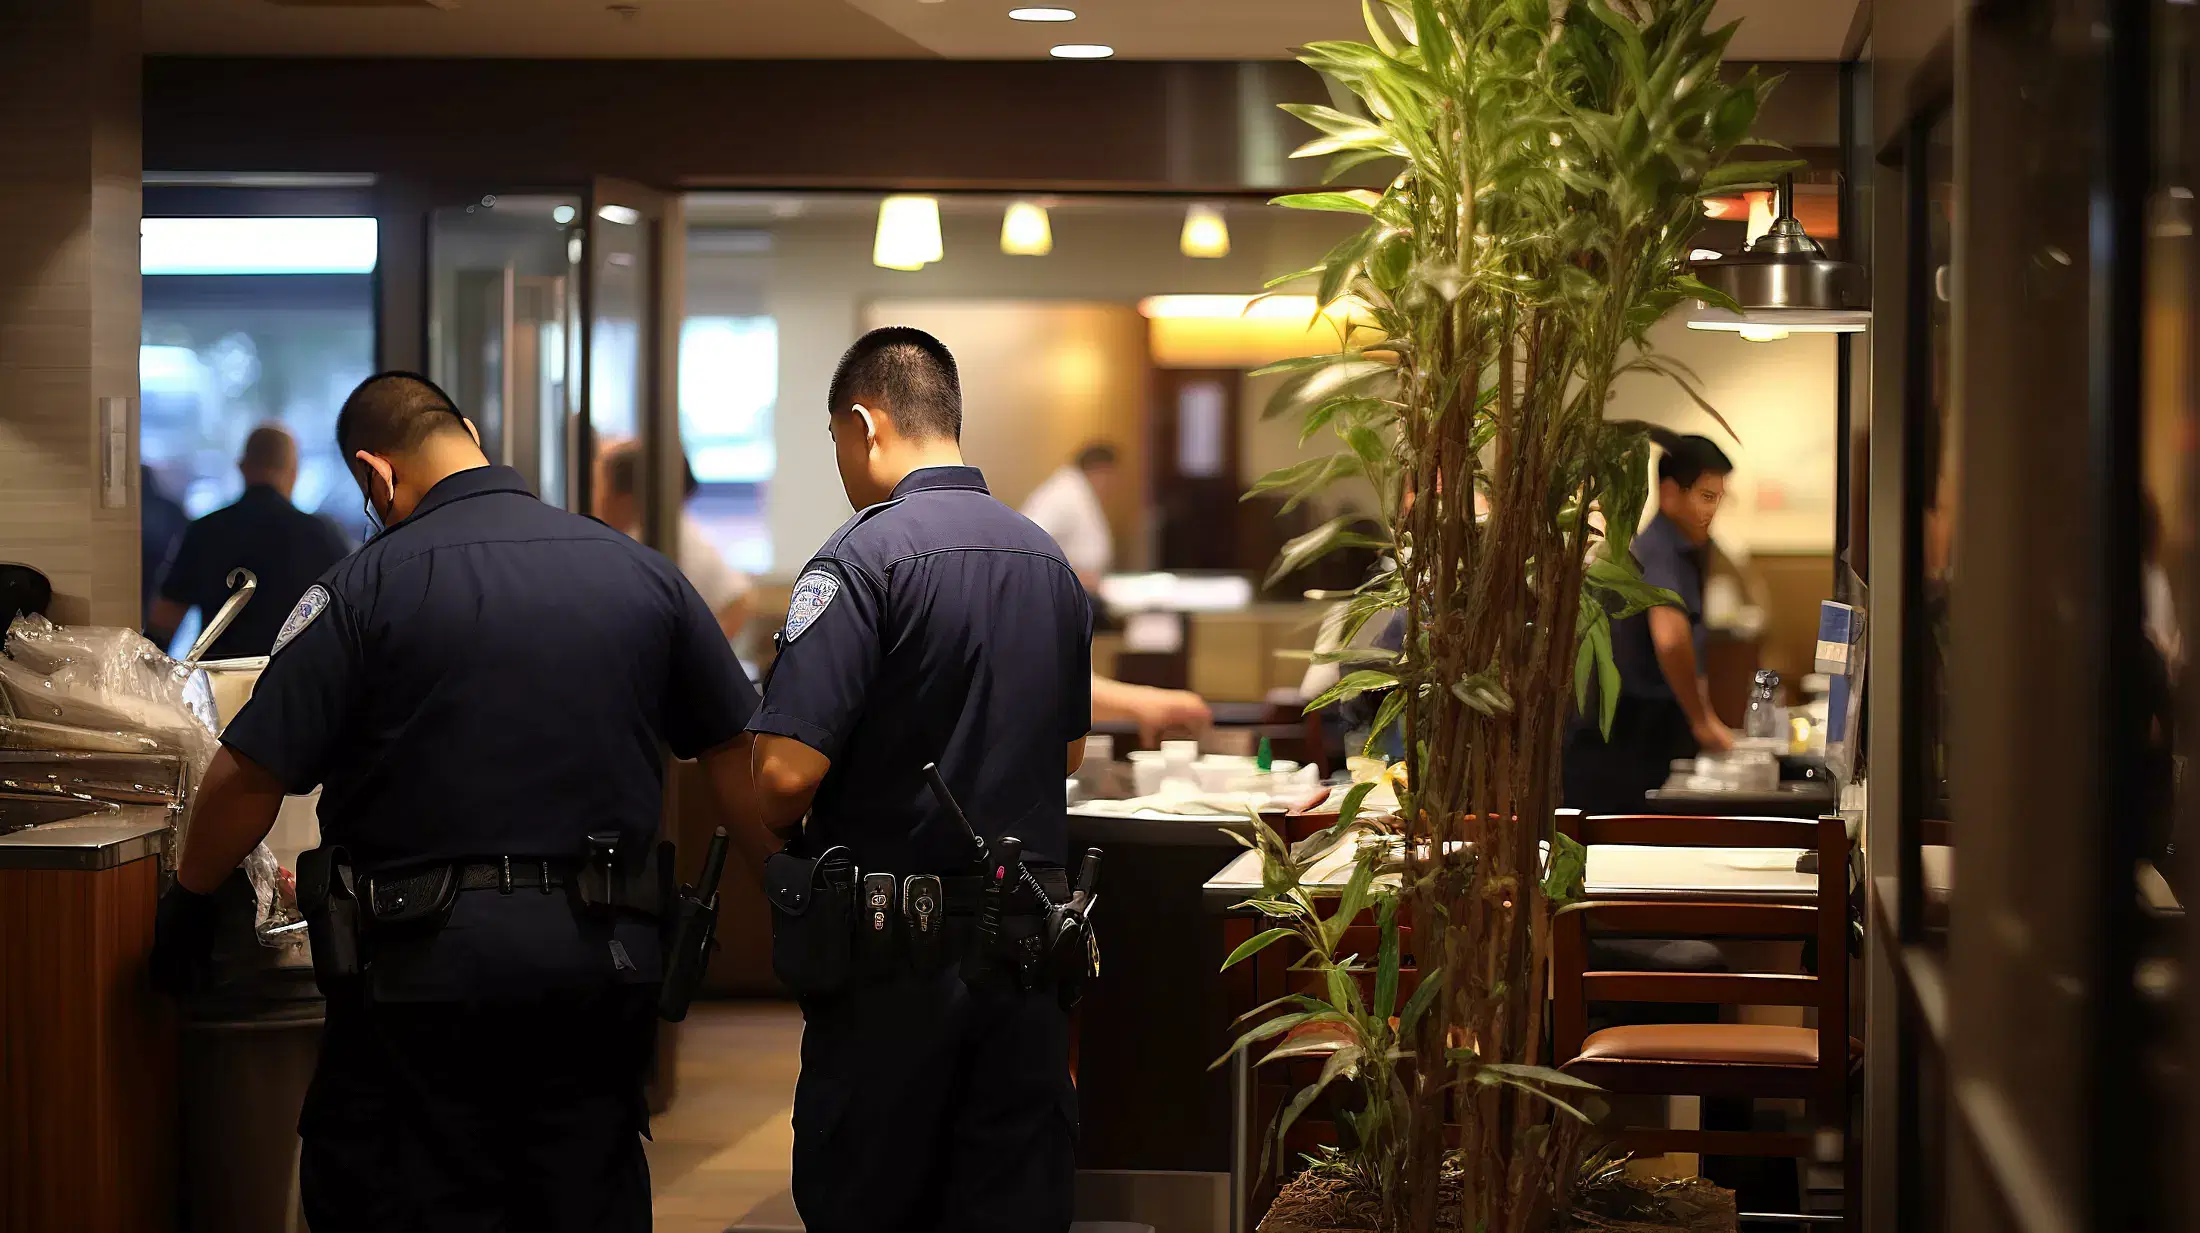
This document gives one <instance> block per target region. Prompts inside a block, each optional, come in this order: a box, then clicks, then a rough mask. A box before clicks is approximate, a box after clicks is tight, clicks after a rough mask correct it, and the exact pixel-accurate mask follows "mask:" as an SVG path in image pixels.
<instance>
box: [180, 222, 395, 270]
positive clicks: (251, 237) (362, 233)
mask: <svg viewBox="0 0 2200 1233" xmlns="http://www.w3.org/2000/svg"><path fill="white" fill-rule="evenodd" d="M377 235H378V232H377V231H376V227H375V221H374V220H373V219H371V218H148V219H145V220H143V221H142V222H140V223H139V224H138V236H139V243H138V272H139V273H141V274H372V273H373V272H374V258H375V246H376V237H377Z"/></svg>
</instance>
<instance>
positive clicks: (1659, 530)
mask: <svg viewBox="0 0 2200 1233" xmlns="http://www.w3.org/2000/svg"><path fill="white" fill-rule="evenodd" d="M1642 533H1643V534H1644V535H1648V536H1655V537H1657V538H1658V539H1660V540H1662V541H1664V542H1665V543H1667V544H1668V545H1671V547H1672V549H1673V551H1675V552H1678V553H1680V554H1681V555H1682V556H1687V557H1693V556H1695V555H1696V554H1697V553H1700V552H1702V551H1703V550H1704V545H1702V544H1699V543H1696V542H1694V541H1692V540H1690V539H1689V538H1688V535H1687V533H1686V532H1684V531H1682V530H1681V524H1679V523H1677V522H1675V521H1673V520H1672V519H1670V518H1668V517H1666V516H1665V515H1664V514H1659V515H1658V516H1657V517H1655V518H1652V519H1651V520H1650V525H1649V526H1647V527H1644V528H1643V529H1642Z"/></svg>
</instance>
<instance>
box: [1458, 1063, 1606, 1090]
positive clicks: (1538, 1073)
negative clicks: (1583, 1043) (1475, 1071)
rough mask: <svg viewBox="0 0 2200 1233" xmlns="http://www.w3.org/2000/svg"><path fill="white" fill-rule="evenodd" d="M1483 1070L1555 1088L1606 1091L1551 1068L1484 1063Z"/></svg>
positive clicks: (1519, 1064)
mask: <svg viewBox="0 0 2200 1233" xmlns="http://www.w3.org/2000/svg"><path fill="white" fill-rule="evenodd" d="M1482 1069H1484V1070H1487V1071H1494V1072H1496V1073H1497V1074H1501V1075H1510V1076H1512V1077H1513V1078H1516V1079H1526V1080H1532V1081H1533V1082H1536V1083H1548V1084H1551V1085H1553V1086H1555V1087H1570V1088H1577V1089H1579V1090H1581V1091H1584V1092H1601V1091H1603V1090H1604V1089H1603V1088H1601V1087H1598V1086H1597V1085H1596V1084H1594V1083H1591V1082H1589V1081H1588V1080H1587V1079H1583V1078H1579V1077H1577V1076H1574V1075H1569V1074H1567V1073H1566V1072H1565V1071H1563V1070H1554V1069H1552V1068H1551V1067H1549V1066H1527V1065H1523V1064H1521V1063H1519V1062H1484V1063H1483V1064H1482Z"/></svg>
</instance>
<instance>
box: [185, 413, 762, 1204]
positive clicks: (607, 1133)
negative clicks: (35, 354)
mask: <svg viewBox="0 0 2200 1233" xmlns="http://www.w3.org/2000/svg"><path fill="white" fill-rule="evenodd" d="M336 435H337V443H338V445H339V447H340V448H341V449H342V450H343V453H344V456H345V457H346V458H347V459H349V460H351V462H352V465H353V470H354V474H355V476H356V477H357V479H358V481H359V484H360V487H361V488H362V490H364V492H365V495H366V501H367V507H368V511H369V513H370V515H371V516H372V517H373V518H374V519H376V520H378V521H380V522H384V523H386V524H387V529H386V530H383V531H382V532H381V533H380V534H378V535H376V536H375V537H374V538H373V539H371V540H370V541H369V542H368V543H367V545H366V546H365V547H364V548H362V549H361V550H360V551H358V552H357V553H355V554H353V555H352V556H351V557H350V558H348V559H346V560H344V561H342V562H340V563H339V564H338V565H337V566H336V567H335V568H333V569H331V570H330V571H329V572H328V573H327V574H325V575H324V576H323V577H322V579H321V580H320V582H318V583H316V584H315V585H313V586H312V587H311V588H310V589H308V590H307V592H306V594H305V596H304V598H302V599H301V600H299V602H298V604H297V606H296V607H295V608H294V609H293V610H292V611H291V613H290V615H289V617H288V619H286V620H285V621H284V622H283V625H282V629H281V632H280V633H279V635H278V636H277V639H276V642H275V650H274V657H273V659H272V660H271V662H270V663H269V664H268V666H267V669H266V671H265V673H264V674H263V675H262V676H261V677H260V680H259V684H258V686H257V687H256V689H255V691H254V693H253V696H252V700H251V701H250V703H249V704H247V705H246V706H245V708H244V709H243V710H242V711H241V712H240V713H239V714H238V715H237V716H236V717H235V719H233V720H232V721H231V722H230V724H229V726H228V728H227V730H226V731H225V732H224V733H223V735H222V749H221V751H220V752H219V753H218V754H217V755H216V757H215V759H214V761H213V763H212V765H211V767H210V768H209V770H208V771H207V774H206V776H205V779H204V782H203V784H202V786H201V787H200V789H199V792H198V799H197V804H196V807H195V811H194V814H193V816H192V819H191V825H190V830H189V836H188V839H187V842H186V844H185V847H184V851H183V856H182V860H181V863H180V865H179V866H178V869H177V884H176V887H175V889H174V890H173V891H171V893H170V894H169V895H168V896H166V897H165V898H164V899H163V902H162V905H161V912H160V918H159V928H158V932H157V938H156V944H155V955H154V969H155V971H154V974H155V977H156V980H159V981H161V982H162V983H164V984H165V985H166V986H168V987H170V988H177V987H188V986H189V985H190V984H191V983H192V980H193V974H194V968H195V965H196V964H197V963H198V962H199V961H200V959H201V957H202V956H203V953H204V951H205V948H206V946H207V943H208V939H209V936H210V932H211V923H210V918H211V908H210V905H211V902H212V900H211V899H210V898H209V892H212V891H213V890H214V889H215V888H216V886H217V885H218V884H220V883H221V882H222V881H224V880H225V879H226V878H227V877H229V875H230V874H231V871H233V870H234V869H236V867H237V865H238V862H239V861H240V860H241V859H243V857H244V856H245V855H246V854H247V853H248V852H249V851H250V850H251V848H252V847H253V845H254V844H256V843H258V842H259V841H260V839H261V838H262V837H263V836H264V835H265V834H266V832H267V830H268V828H269V826H270V825H271V824H272V822H273V820H274V818H275V811H276V808H277V806H278V805H279V804H280V802H281V800H282V797H283V795H284V794H285V793H286V792H287V793H302V792H306V791H309V790H311V789H312V788H313V787H314V786H315V785H320V787H321V789H322V792H321V802H320V822H321V832H322V842H323V845H324V849H333V848H339V847H340V848H342V849H343V850H344V851H345V852H347V853H348V856H349V865H350V870H351V873H352V876H353V885H354V886H355V887H357V888H358V890H359V893H360V897H361V898H362V899H363V900H365V901H367V902H368V903H370V904H371V905H372V907H373V910H374V912H375V914H376V916H377V920H376V921H375V922H374V923H372V924H370V925H369V926H368V927H367V929H366V932H365V935H364V942H363V950H364V956H365V960H364V964H363V972H362V973H361V974H360V976H359V977H358V979H357V980H356V982H354V983H353V984H351V985H349V986H346V987H344V988H343V989H340V990H339V991H335V992H331V995H330V998H329V1003H328V1020H327V1028H326V1031H325V1033H324V1035H323V1038H322V1043H321V1056H320V1062H319V1065H318V1067H317V1069H316V1071H315V1073H314V1077H313V1082H312V1085H311V1088H310V1090H309V1091H308V1093H307V1097H306V1104H305V1109H304V1113H303V1116H302V1117H301V1118H300V1121H299V1128H298V1129H299V1134H300V1135H301V1137H302V1139H303V1142H304V1146H303V1154H302V1157H301V1160H300V1180H301V1184H302V1189H303V1199H304V1205H305V1214H306V1218H307V1221H308V1222H309V1223H310V1224H311V1225H312V1226H313V1229H314V1231H315V1233H344V1231H345V1230H354V1229H356V1230H375V1231H377V1233H386V1231H391V1230H446V1229H449V1230H461V1229H463V1230H476V1229H481V1230H487V1229H499V1230H502V1229H527V1230H531V1231H532V1230H575V1231H579V1230H590V1231H595V1230H604V1231H610V1230H621V1231H623V1230H643V1229H647V1228H648V1227H649V1225H650V1202H649V1177H648V1166H647V1163H646V1162H645V1160H644V1158H643V1155H642V1146H641V1136H642V1135H643V1133H645V1129H646V1118H647V1114H646V1110H645V1109H644V1104H643V1095H642V1088H643V1083H644V1079H645V1072H646V1069H647V1066H648V1063H649V1058H650V1055H651V1045H652V1041H653V1039H654V1035H655V1020H654V1013H653V1008H654V998H655V994H656V985H657V982H658V980H659V976H660V971H659V965H660V953H659V952H660V942H659V937H658V926H657V924H656V923H655V922H654V921H653V920H651V919H649V914H648V912H647V911H646V908H647V904H646V903H641V904H636V903H634V902H632V901H626V902H621V903H618V904H616V905H614V906H612V907H611V908H609V909H606V910H596V909H595V908H593V907H591V906H590V905H589V904H588V902H587V901H586V900H585V899H584V898H582V897H580V896H579V893H578V892H579V888H580V887H581V886H583V885H587V883H585V882H582V881H580V880H579V879H580V878H581V877H582V873H581V869H582V863H583V860H584V859H586V858H589V857H590V856H591V854H592V853H594V854H598V855H600V854H601V850H602V846H603V844H605V843H606V842H608V843H609V844H610V845H611V846H612V849H613V850H612V851H611V853H610V857H609V858H608V860H607V863H606V865H605V866H604V867H605V868H606V869H609V868H611V867H613V866H614V865H616V866H618V867H620V868H623V869H631V868H632V867H633V859H632V858H633V857H634V856H637V855H639V856H644V857H645V858H646V856H647V854H648V852H649V845H650V844H651V842H652V839H653V837H654V836H655V834H656V832H657V828H658V821H659V811H660V797H661V789H662V780H663V774H664V753H665V751H666V750H667V749H668V748H669V749H670V751H671V752H672V753H673V754H675V755H678V756H681V757H696V756H698V755H700V756H702V757H704V758H705V759H706V761H707V762H708V763H709V764H710V768H711V770H712V772H713V775H714V777H716V778H717V779H718V780H720V781H721V782H722V783H724V784H727V785H730V784H732V783H733V782H734V778H733V777H739V776H745V775H746V773H747V765H746V759H747V753H746V745H747V742H746V740H745V738H743V736H742V730H743V727H744V726H745V725H746V724H747V722H748V720H749V718H750V716H751V715H752V713H753V712H754V710H755V707H756V694H755V691H754V689H753V688H752V687H751V686H750V685H749V683H748V681H747V679H746V678H745V677H744V676H743V674H742V672H741V669H740V667H739V665H738V664H737V663H736V661H735V660H734V657H733V653H732V652H731V650H729V649H728V647H727V645H726V640H725V638H724V637H723V636H722V635H721V634H720V633H719V632H718V624H717V621H716V620H715V619H714V618H713V616H712V615H711V612H710V610H709V609H708V608H707V607H705V606H704V604H703V601H702V600H701V599H700V598H698V597H697V595H696V593H695V591H694V589H693V588H692V587H690V586H689V585H688V584H687V582H686V581H685V580H684V579H683V578H682V577H681V575H680V572H679V570H678V569H677V568H675V567H674V566H673V564H672V563H671V562H670V561H669V560H667V559H666V558H665V557H663V556H662V555H660V554H658V553H656V552H653V551H651V550H649V549H647V548H645V547H643V546H642V545H640V544H637V543H635V542H634V541H633V540H632V539H630V538H629V537H627V536H625V535H622V534H620V533H619V532H617V531H614V530H612V529H611V528H609V527H606V526H604V525H602V524H601V523H598V522H595V521H593V520H591V519H588V518H584V517H581V516H579V515H576V514H570V513H566V512H564V511H562V510H559V509H556V508H553V507H551V506H549V505H545V504H543V503H542V502H541V501H539V500H537V499H536V498H535V497H534V495H533V494H531V493H530V492H529V491H528V490H527V487H526V485H525V483H524V482H523V481H522V479H521V477H520V475H519V473H518V472H516V471H513V470H511V469H510V468H507V467H499V466H491V465H489V464H488V462H487V460H486V459H485V458H484V457H483V455H482V453H481V450H480V447H479V440H480V437H479V434H478V432H477V431H476V430H475V428H474V426H473V425H472V424H471V423H470V422H468V421H467V420H466V419H464V418H463V417H462V416H461V415H460V413H459V411H458V410H457V408H456V407H455V406H454V405H453V403H452V402H451V400H450V398H449V397H448V396H447V395H445V394H444V393H443V392H442V391H441V390H439V389H437V388H436V387H435V386H434V385H433V384H432V383H431V382H429V381H428V380H427V379H426V378H424V377H420V376H417V375H413V374H408V373H383V374H380V375H378V376H375V377H371V378H369V379H368V380H367V381H366V382H365V383H363V384H362V385H360V386H359V388H358V389H357V390H355V391H353V393H352V395H351V397H350V398H349V399H348V400H346V402H345V403H344V407H343V410H342V413H341V414H340V416H339V417H338V420H337V427H336ZM731 790H732V789H731V788H730V787H729V792H730V791H731ZM591 836H594V837H595V838H596V844H595V846H594V847H592V845H591V839H590V837H591ZM300 863H301V866H303V865H304V864H305V861H304V860H303V859H301V862H300ZM443 870H451V871H453V876H455V877H457V878H458V881H456V882H455V885H456V886H457V887H458V888H459V889H456V890H455V891H451V892H449V893H448V903H447V906H445V907H444V908H443V909H442V910H440V911H438V912H435V913H432V914H430V915H429V916H428V917H427V918H425V919H424V920H416V921H410V922H408V923H403V924H389V925H385V924H383V923H381V921H380V919H379V918H380V914H381V912H382V910H383V909H384V908H391V909H392V911H393V914H395V915H397V916H402V915H403V914H404V913H405V912H406V911H407V908H406V906H405V903H404V902H403V901H404V900H405V899H406V897H407V895H408V894H411V893H413V892H412V891H411V890H410V889H400V890H390V889H389V888H390V887H398V888H414V887H421V888H424V889H421V890H420V891H419V892H418V897H421V898H425V897H427V896H429V895H431V894H433V893H435V888H436V886H437V885H438V882H437V879H438V878H439V877H440V876H441V871H443ZM647 876H648V875H647V874H646V873H644V874H639V875H636V876H634V877H631V878H626V879H624V880H622V881H621V882H619V883H618V884H617V885H621V886H633V885H641V884H643V883H644V880H645V879H646V877H647ZM422 879H425V881H423V880H422ZM301 881H303V877H301ZM301 898H303V896H301ZM630 907H640V908H642V909H645V910H628V909H629V908H630ZM315 941H316V947H317V954H316V961H317V963H318V962H319V960H320V958H321V955H320V954H319V952H318V947H319V945H320V942H321V938H320V937H318V936H316V939H315Z"/></svg>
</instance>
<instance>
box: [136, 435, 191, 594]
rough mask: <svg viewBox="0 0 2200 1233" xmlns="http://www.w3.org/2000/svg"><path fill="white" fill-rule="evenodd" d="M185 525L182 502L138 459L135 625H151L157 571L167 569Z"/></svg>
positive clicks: (187, 518) (158, 577)
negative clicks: (164, 489)
mask: <svg viewBox="0 0 2200 1233" xmlns="http://www.w3.org/2000/svg"><path fill="white" fill-rule="evenodd" d="M189 525H191V515H189V514H186V513H184V512H183V506H182V504H180V503H179V502H178V501H177V500H176V499H175V498H174V497H171V496H169V495H168V494H167V493H165V492H163V491H161V487H160V477H159V476H158V475H155V474H154V473H153V468H151V467H149V466H147V465H145V464H144V463H139V464H138V590H139V600H140V609H139V612H138V628H139V629H144V630H150V629H152V628H153V605H154V603H155V602H156V601H158V600H159V599H160V580H161V575H162V574H164V573H166V572H167V570H168V561H169V558H171V557H173V556H175V554H176V545H177V544H179V543H181V542H183V529H184V528H185V527H187V526H189Z"/></svg>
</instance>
